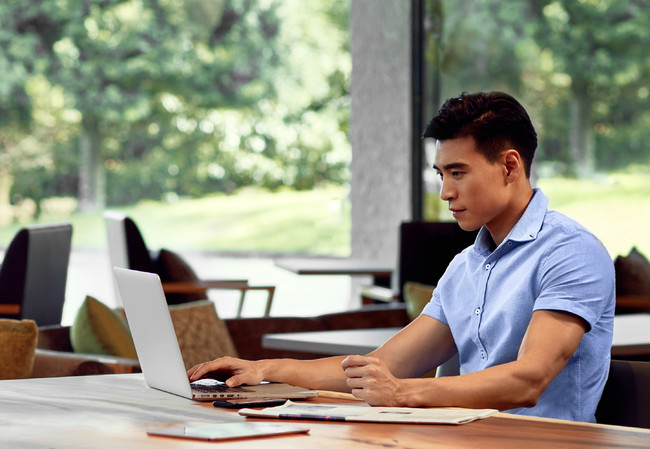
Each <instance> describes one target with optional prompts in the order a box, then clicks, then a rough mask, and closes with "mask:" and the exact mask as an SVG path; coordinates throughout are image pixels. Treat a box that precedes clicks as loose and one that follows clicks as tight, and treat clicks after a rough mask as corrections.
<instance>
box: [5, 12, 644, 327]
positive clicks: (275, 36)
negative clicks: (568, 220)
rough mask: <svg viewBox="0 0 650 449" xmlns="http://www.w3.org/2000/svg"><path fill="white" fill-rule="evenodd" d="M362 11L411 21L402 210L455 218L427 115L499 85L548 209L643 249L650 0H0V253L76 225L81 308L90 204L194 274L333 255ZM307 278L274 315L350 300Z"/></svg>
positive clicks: (344, 206) (95, 254)
mask: <svg viewBox="0 0 650 449" xmlns="http://www.w3.org/2000/svg"><path fill="white" fill-rule="evenodd" d="M355 8H356V10H355ZM363 8H373V9H376V10H378V11H379V12H378V13H377V14H380V13H381V12H382V10H383V14H382V15H379V16H378V17H379V19H376V20H377V22H376V23H373V27H374V29H375V31H376V32H378V33H380V34H381V33H382V32H385V34H386V35H389V34H390V32H391V30H392V29H394V27H391V23H392V21H398V20H402V19H403V18H404V17H406V19H407V22H406V25H405V26H404V27H403V34H402V35H401V37H399V38H400V39H402V40H404V41H405V42H406V43H407V44H408V46H409V48H410V49H411V52H410V54H407V55H400V54H397V53H395V54H393V55H391V54H386V55H385V56H384V57H383V58H382V59H381V60H380V61H378V66H379V67H383V66H385V67H389V66H390V65H391V64H392V63H393V61H394V59H393V58H398V57H399V58H401V59H399V61H402V60H403V59H405V58H406V60H407V61H409V62H408V63H407V65H408V67H405V69H407V70H408V71H409V73H410V75H411V82H410V84H409V86H410V89H411V91H410V92H409V95H410V98H412V103H411V107H412V109H411V111H410V114H411V115H412V118H413V123H414V125H413V128H414V129H413V135H414V138H413V142H414V143H413V148H412V149H411V151H412V153H411V157H412V159H411V162H410V163H411V164H412V167H413V170H412V173H413V175H412V179H411V180H410V182H412V183H413V185H414V190H413V191H414V192H416V194H414V195H412V198H410V201H411V206H410V207H411V217H410V218H413V219H425V220H429V221H446V220H450V219H451V217H449V216H448V215H447V213H446V205H445V204H443V203H441V201H440V200H439V198H438V191H437V189H438V185H437V180H436V177H435V174H434V173H433V171H432V170H431V169H430V167H431V165H432V160H433V156H434V154H433V151H434V145H433V142H423V141H421V140H419V139H418V134H419V132H421V130H422V129H423V126H424V124H425V123H426V122H427V121H428V119H429V118H430V117H431V116H432V115H433V114H434V113H435V111H436V110H437V109H438V107H439V106H440V104H441V103H442V102H443V101H444V100H445V99H446V98H448V97H451V96H456V95H458V94H459V93H460V92H462V91H478V90H504V91H507V92H509V93H511V94H513V95H514V96H516V97H517V98H518V99H519V100H520V101H521V102H522V103H523V104H524V105H525V106H526V108H527V109H528V111H529V113H530V115H531V117H532V119H533V122H534V124H535V126H536V128H537V130H538V134H539V138H540V144H539V150H538V154H537V158H536V169H535V173H534V179H535V183H536V185H538V186H540V187H542V189H543V190H544V191H545V193H546V194H547V195H548V196H549V197H550V200H551V204H550V206H551V208H554V209H558V210H560V211H562V212H565V213H566V214H568V215H570V216H572V217H573V218H575V219H577V220H578V221H580V222H582V223H583V224H584V225H586V226H587V227H588V228H589V229H590V230H591V231H592V232H594V234H596V236H598V237H599V238H600V239H601V240H602V241H603V242H604V244H605V246H606V247H607V249H608V251H609V252H610V254H611V255H612V257H613V258H614V257H615V256H616V255H618V254H627V253H628V252H629V251H630V249H631V248H632V247H633V246H636V247H637V248H638V249H639V250H640V251H641V252H643V253H644V254H646V255H647V254H650V237H649V236H648V233H647V232H646V229H647V224H648V223H649V222H650V176H648V175H649V174H650V148H648V145H647V142H649V141H650V109H649V107H648V106H649V104H650V82H649V81H650V53H648V52H647V48H649V45H650V33H648V29H649V28H650V0H636V1H634V0H555V1H552V0H531V1H526V2H512V1H504V0H502V1H499V0H467V1H463V2H457V1H451V0H448V1H444V0H410V1H404V2H390V1H388V2H387V1H377V2H372V1H368V0H309V1H301V0H41V1H31V2H24V1H21V0H6V1H3V2H2V3H1V4H0V71H1V73H2V76H1V77H0V248H1V247H3V246H6V245H7V244H8V243H9V241H10V240H11V238H12V236H13V235H14V234H15V233H16V231H17V230H18V229H20V228H21V227H23V226H25V225H28V224H32V223H47V222H53V221H70V222H72V224H73V227H74V233H73V257H72V260H71V264H72V265H71V271H70V278H69V283H68V285H69V295H70V296H71V297H74V298H75V301H78V302H80V301H81V300H82V299H83V295H85V294H87V293H95V292H98V293H96V294H98V295H99V296H102V295H104V292H105V291H108V290H110V287H111V281H110V277H109V268H108V265H109V263H108V256H107V252H106V248H105V246H106V238H105V230H104V223H103V221H102V218H101V213H102V211H103V210H105V209H118V210H121V211H124V212H126V213H128V214H129V215H130V216H131V217H132V218H134V220H135V221H136V222H137V223H138V225H139V226H140V227H141V230H142V232H143V234H144V236H145V239H146V241H147V244H148V245H150V246H151V247H153V248H159V247H167V248H172V249H175V250H178V251H181V252H183V254H184V255H186V256H187V257H188V258H189V259H190V261H191V262H192V265H193V266H194V267H195V268H197V271H199V272H200V273H204V272H205V273H208V272H209V273H208V274H210V275H214V271H215V270H216V271H218V272H219V275H220V276H222V277H228V276H237V275H239V274H240V273H242V272H245V273H246V276H245V277H246V278H249V279H250V280H251V282H253V283H255V282H256V281H259V282H271V281H272V282H275V283H277V282H276V281H279V282H280V283H282V282H283V281H282V280H283V279H284V278H285V276H286V273H282V272H281V270H280V271H278V270H277V268H275V267H274V266H273V263H272V260H273V258H277V257H284V256H286V255H304V256H309V257H348V256H350V255H351V254H352V253H353V250H352V247H353V246H354V245H353V242H352V240H353V239H352V237H351V235H352V231H351V230H352V229H353V228H354V227H355V226H356V223H358V221H359V219H358V218H355V215H354V213H353V212H352V209H353V206H352V205H351V201H350V192H351V190H352V189H354V188H355V186H358V185H359V183H358V179H357V178H355V176H356V175H355V174H354V172H353V170H351V164H352V161H353V157H357V156H355V155H358V153H357V151H358V149H357V148H354V147H353V145H351V138H350V136H351V133H352V132H353V131H352V130H353V128H354V123H355V122H354V117H352V114H351V106H352V105H351V103H352V101H351V98H352V94H353V89H352V86H354V83H353V82H352V80H354V79H355V73H357V72H355V64H353V55H352V49H351V48H352V47H353V46H354V45H355V42H363V46H362V47H361V49H360V50H357V51H374V50H373V42H372V41H370V40H369V39H366V40H363V36H359V35H358V34H356V35H355V33H354V32H351V29H352V30H354V29H362V28H361V27H359V26H357V27H356V28H355V27H354V26H352V25H353V23H362V22H363V21H364V17H363V16H362V15H361V14H359V11H364V9H363ZM355 11H357V13H356V15H355V14H354V12H355ZM395 11H397V12H399V13H402V12H403V13H404V14H401V15H400V14H393V12H395ZM389 37H390V36H389ZM355 39H356V41H355ZM357 45H359V44H357ZM400 63H401V62H400ZM357 67H358V66H357ZM376 76H377V77H379V76H380V74H379V73H377V74H376ZM356 79H359V77H357V78H356ZM372 79H373V78H372V76H370V77H368V75H366V78H364V79H363V83H364V84H366V85H367V84H368V83H372ZM357 87H359V84H357ZM378 95H379V92H378ZM375 113H376V114H377V115H378V116H380V117H381V115H382V114H383V113H384V111H375ZM351 122H352V125H351ZM418 130H419V132H418ZM371 146H372V145H371ZM364 150H365V151H371V150H372V148H370V149H368V148H365V149H364ZM385 163H386V162H385V161H382V160H381V159H378V160H376V161H371V163H369V164H366V166H365V167H364V170H365V171H366V172H367V173H373V171H374V170H378V169H379V168H380V167H381V166H382V165H383V164H385ZM355 182H357V184H355ZM355 207H356V206H355ZM89 273H94V274H92V275H89ZM251 273H252V275H251ZM308 281H309V282H311V284H309V285H307V284H305V285H303V286H300V285H299V284H300V283H301V282H303V281H302V280H300V281H299V280H297V279H296V278H295V277H293V278H290V279H287V280H286V281H285V282H286V283H285V284H282V285H286V287H283V290H284V291H285V292H289V291H294V290H295V291H296V293H295V295H294V296H292V298H293V299H291V300H286V301H283V300H281V299H280V297H281V296H282V293H281V291H282V290H280V289H279V290H278V298H277V299H278V301H277V303H279V304H280V305H279V306H278V307H279V308H278V309H277V310H275V309H274V314H291V313H294V314H310V313H313V314H316V313H321V312H323V311H328V310H335V309H338V308H344V307H347V306H348V303H349V301H350V298H349V294H347V293H348V290H349V279H347V278H345V277H340V278H339V277H332V278H328V279H325V280H323V279H321V280H317V279H308ZM305 282H306V281H305ZM319 282H321V283H322V284H319ZM296 289H297V290H296ZM105 295H106V296H109V294H108V293H105ZM319 295H322V297H321V296H319ZM305 297H310V298H314V300H313V301H304V298H305ZM333 298H338V299H333ZM109 302H110V300H109ZM301 305H302V306H301ZM66 307H67V309H66V310H68V308H69V310H70V311H71V312H68V313H67V315H66V316H68V317H69V316H74V315H73V314H72V313H73V312H72V311H73V308H72V307H73V306H68V305H66ZM274 307H275V306H274ZM71 314H72V315H71ZM67 320H69V318H64V322H65V321H67Z"/></svg>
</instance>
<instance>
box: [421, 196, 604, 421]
mask: <svg viewBox="0 0 650 449" xmlns="http://www.w3.org/2000/svg"><path fill="white" fill-rule="evenodd" d="M547 207H548V198H547V197H546V196H545V195H544V193H543V192H542V191H541V190H539V189H535V193H534V194H533V198H532V199H531V201H530V203H529V205H528V207H527V209H526V211H525V212H524V215H523V216H522V217H521V218H520V220H519V221H518V222H517V224H516V225H515V226H514V228H513V229H512V230H511V231H510V234H508V236H507V237H506V238H505V239H504V241H503V242H502V243H501V244H500V245H499V246H498V247H497V248H496V249H495V250H494V251H492V250H491V246H493V244H492V240H491V237H490V234H489V232H488V231H487V229H486V228H485V227H483V228H482V229H481V230H480V231H479V234H478V236H477V238H476V242H475V243H474V245H472V246H470V247H468V248H466V249H465V250H464V251H463V252H461V253H460V254H459V255H457V256H456V257H455V258H454V260H453V261H452V262H451V264H450V265H449V267H448V268H447V271H446V272H445V274H444V275H443V276H442V278H441V279H440V281H439V283H438V286H437V287H436V289H435V291H434V293H433V297H432V299H431V301H430V302H429V304H427V306H426V307H425V308H424V311H423V313H424V314H426V315H429V316H431V317H433V318H435V319H437V320H439V321H441V322H443V323H445V324H447V325H448V326H449V327H450V329H451V333H452V335H453V337H454V341H455V342H456V346H457V348H458V355H459V361H460V373H461V374H466V373H471V372H475V371H480V370H483V369H485V368H488V367H491V366H494V365H500V364H503V363H508V362H512V361H514V360H516V359H517V353H518V351H519V347H520V345H521V342H522V339H523V337H524V334H525V332H526V329H527V328H528V324H529V323H530V319H531V317H532V314H533V312H534V311H535V310H556V311H565V312H569V313H572V314H575V315H577V316H579V317H581V318H583V319H584V320H585V322H586V323H587V324H588V327H589V329H588V331H587V332H586V333H585V335H584V336H583V338H582V340H581V341H580V345H579V346H578V349H577V350H576V352H575V353H574V354H573V356H572V357H571V358H570V360H569V361H568V363H567V365H566V367H565V368H564V369H563V370H562V372H560V374H559V375H558V376H557V377H556V378H555V380H554V381H553V382H552V383H551V385H549V387H548V388H547V389H546V391H544V393H543V394H542V396H541V397H540V399H539V401H538V403H537V405H535V406H534V407H530V408H518V409H514V410H509V412H511V413H518V414H525V415H534V416H543V417H548V418H561V419H569V420H573V421H587V422H593V421H595V416H594V415H595V411H596V406H597V405H598V401H599V400H600V396H601V394H602V391H603V387H604V386H605V381H606V380H607V374H608V371H609V359H610V350H611V345H612V336H613V329H614V306H615V300H616V298H615V284H614V264H613V262H612V259H611V258H610V256H609V254H608V253H607V251H606V250H605V248H604V247H603V245H602V244H601V243H600V242H599V241H598V239H596V237H594V236H593V235H592V234H591V233H589V232H588V231H587V230H586V229H585V228H583V227H582V226H581V225H579V224H578V223H576V222H575V221H573V220H571V219H570V218H568V217H566V216H564V215H562V214H560V213H558V212H555V211H548V210H547ZM553 338H554V336H553V335H549V336H548V339H549V342H550V343H551V344H552V341H553Z"/></svg>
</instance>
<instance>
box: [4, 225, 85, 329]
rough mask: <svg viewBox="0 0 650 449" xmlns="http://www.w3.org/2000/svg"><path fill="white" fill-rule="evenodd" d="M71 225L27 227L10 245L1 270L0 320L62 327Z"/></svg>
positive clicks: (19, 232)
mask: <svg viewBox="0 0 650 449" xmlns="http://www.w3.org/2000/svg"><path fill="white" fill-rule="evenodd" d="M71 240H72V225H71V224H70V223H60V224H46V225H34V226H27V227H25V228H23V229H21V230H19V231H18V232H17V233H16V235H15V236H14V238H13V240H12V241H11V243H10V244H9V247H8V248H7V251H6V253H5V256H4V260H3V262H2V266H1V267H0V317H1V318H11V319H17V320H21V319H30V320H34V321H35V322H36V324H37V325H39V326H45V325H49V324H60V323H61V316H62V314H63V303H64V301H65V289H66V280H67V275H68V263H69V261H70V246H71Z"/></svg>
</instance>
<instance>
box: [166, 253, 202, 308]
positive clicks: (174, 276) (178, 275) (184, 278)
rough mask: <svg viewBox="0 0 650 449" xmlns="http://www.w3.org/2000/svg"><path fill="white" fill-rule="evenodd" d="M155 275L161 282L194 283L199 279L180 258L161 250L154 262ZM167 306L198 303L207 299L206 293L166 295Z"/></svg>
mask: <svg viewBox="0 0 650 449" xmlns="http://www.w3.org/2000/svg"><path fill="white" fill-rule="evenodd" d="M156 273H158V276H160V280H161V281H162V282H196V281H198V280H199V277H198V276H197V275H196V273H195V272H194V270H193V269H192V267H190V266H189V265H188V264H187V263H186V262H185V261H184V260H183V258H182V257H181V256H179V255H178V254H176V253H175V252H173V251H170V250H168V249H165V248H163V249H161V250H160V253H159V254H158V259H157V261H156ZM165 297H166V298H167V304H183V303H186V302H190V301H199V300H202V299H206V298H207V297H208V294H207V291H203V292H202V293H167V294H166V295H165Z"/></svg>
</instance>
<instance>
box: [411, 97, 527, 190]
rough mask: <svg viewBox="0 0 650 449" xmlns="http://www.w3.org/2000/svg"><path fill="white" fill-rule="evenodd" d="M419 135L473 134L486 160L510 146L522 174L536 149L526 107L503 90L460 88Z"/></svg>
mask: <svg viewBox="0 0 650 449" xmlns="http://www.w3.org/2000/svg"><path fill="white" fill-rule="evenodd" d="M422 137H433V138H435V139H437V140H439V141H443V140H447V139H457V138H462V137H473V138H474V141H475V142H476V148H477V150H478V151H479V152H480V153H481V154H483V156H485V158H486V159H487V160H488V161H489V162H494V161H496V160H497V158H498V157H499V155H500V154H501V153H502V152H503V151H505V150H507V149H509V148H513V149H515V150H517V151H518V152H519V154H520V155H521V158H522V160H523V161H524V167H525V170H526V176H527V177H529V178H530V167H531V165H532V162H533V157H534V156H535V150H536V149H537V133H536V132H535V128H534V126H533V124H532V122H531V120H530V117H529V116H528V113H527V112H526V109H524V107H523V106H522V105H521V104H520V103H519V102H518V101H517V100H516V99H515V98H514V97H512V96H510V95H508V94H506V93H503V92H479V93H473V94H472V93H467V92H463V93H462V94H461V95H460V96H459V97H454V98H450V99H448V100H447V101H445V103H444V104H443V105H442V107H441V108H440V110H439V111H438V113H437V114H436V116H435V117H433V118H432V119H431V121H430V122H429V124H428V125H427V127H426V129H425V130H424V133H423V134H422Z"/></svg>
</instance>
